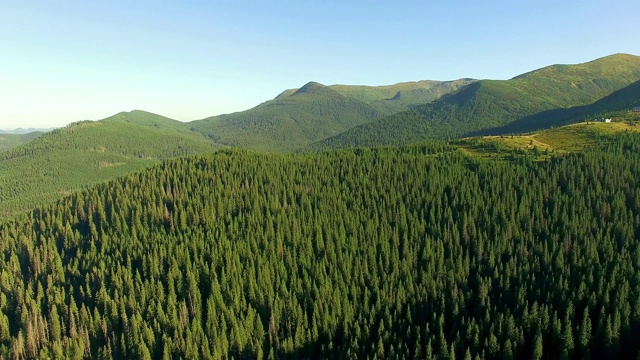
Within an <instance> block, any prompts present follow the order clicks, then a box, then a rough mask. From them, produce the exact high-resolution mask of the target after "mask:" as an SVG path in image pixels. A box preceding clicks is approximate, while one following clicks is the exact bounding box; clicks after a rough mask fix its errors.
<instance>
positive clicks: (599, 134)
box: [450, 111, 640, 160]
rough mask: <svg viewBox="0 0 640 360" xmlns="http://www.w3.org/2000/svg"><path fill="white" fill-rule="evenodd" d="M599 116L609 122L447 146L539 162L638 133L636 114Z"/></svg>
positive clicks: (468, 140) (473, 139)
mask: <svg viewBox="0 0 640 360" xmlns="http://www.w3.org/2000/svg"><path fill="white" fill-rule="evenodd" d="M603 117H604V118H610V119H612V122H610V123H606V122H602V121H588V122H581V123H575V124H571V125H565V126H560V127H554V128H551V129H547V130H542V131H539V132H534V133H527V134H521V135H501V136H476V137H470V138H463V139H459V140H453V141H451V142H450V144H451V145H453V146H455V147H458V148H459V149H460V150H461V151H463V152H464V153H466V154H468V155H471V156H474V157H481V158H502V159H513V158H514V154H524V153H529V154H534V156H535V157H536V158H537V159H538V160H542V159H549V158H550V157H551V156H552V155H556V154H566V153H569V152H582V151H585V150H588V149H589V148H591V147H594V146H598V144H600V143H602V141H603V139H607V138H609V137H611V136H612V135H616V134H620V133H625V132H631V133H636V132H640V113H639V112H631V111H618V112H609V113H604V114H603Z"/></svg>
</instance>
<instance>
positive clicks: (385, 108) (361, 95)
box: [276, 79, 476, 115]
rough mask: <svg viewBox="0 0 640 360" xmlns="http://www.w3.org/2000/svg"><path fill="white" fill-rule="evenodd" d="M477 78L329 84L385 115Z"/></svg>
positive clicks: (429, 100)
mask: <svg viewBox="0 0 640 360" xmlns="http://www.w3.org/2000/svg"><path fill="white" fill-rule="evenodd" d="M474 81H476V80H474V79H459V80H453V81H433V80H421V81H411V82H402V83H398V84H393V85H383V86H365V85H330V86H329V88H330V89H331V90H335V91H336V92H338V93H339V94H341V95H344V96H346V97H349V98H352V99H355V100H359V101H362V102H364V103H366V104H369V105H371V106H372V107H374V108H375V109H376V110H378V111H380V112H381V113H382V114H384V115H391V114H393V113H396V112H400V111H404V110H408V109H409V108H411V107H412V106H416V105H420V104H425V103H428V102H431V101H433V100H435V99H437V98H439V97H441V96H442V95H444V94H447V93H450V92H452V91H455V90H457V89H459V88H460V87H462V86H465V85H468V84H470V83H472V82H474ZM297 90H298V89H288V90H285V91H283V92H282V93H281V94H280V95H278V97H276V99H282V98H285V97H287V96H290V95H291V94H293V93H295V92H296V91H297Z"/></svg>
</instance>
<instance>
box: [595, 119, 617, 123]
mask: <svg viewBox="0 0 640 360" xmlns="http://www.w3.org/2000/svg"><path fill="white" fill-rule="evenodd" d="M594 121H595V122H605V123H610V122H611V121H613V119H610V118H597V119H595V120H594Z"/></svg>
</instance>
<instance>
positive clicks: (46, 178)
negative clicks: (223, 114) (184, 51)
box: [0, 111, 221, 217]
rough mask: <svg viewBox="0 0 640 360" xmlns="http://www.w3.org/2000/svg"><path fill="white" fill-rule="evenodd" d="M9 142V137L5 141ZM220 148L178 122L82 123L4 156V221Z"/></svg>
mask: <svg viewBox="0 0 640 360" xmlns="http://www.w3.org/2000/svg"><path fill="white" fill-rule="evenodd" d="M2 136H7V135H2ZM219 148H221V146H220V145H217V144H214V143H213V142H211V140H210V139H208V138H207V137H205V136H203V135H202V134H199V133H195V132H192V131H190V130H189V129H188V127H187V126H186V125H185V124H184V123H181V122H179V121H176V120H172V119H169V118H166V117H163V116H160V115H155V114H151V113H147V112H144V111H132V112H128V113H120V114H116V115H114V116H112V117H109V118H107V119H104V120H101V121H82V122H77V123H73V124H70V125H68V126H66V127H64V128H59V129H56V130H53V131H51V132H49V133H45V134H43V135H41V136H39V137H37V138H36V139H34V140H33V141H31V142H30V143H28V144H24V145H21V146H18V147H16V148H13V149H11V150H8V151H4V152H0V188H2V189H7V191H2V192H0V217H2V216H6V215H8V214H13V213H15V212H17V211H20V210H26V209H30V208H33V207H35V206H37V205H39V204H43V203H48V202H51V201H53V200H55V199H56V198H58V197H59V196H60V195H61V194H65V193H67V192H70V191H74V190H77V189H79V188H81V187H84V186H86V185H89V184H94V183H98V182H102V181H105V180H109V179H114V178H116V177H118V176H121V175H124V174H127V173H130V172H132V171H136V170H140V169H142V168H145V167H148V166H150V165H153V164H157V163H159V162H161V161H162V160H164V159H168V158H172V157H177V156H182V155H188V154H194V153H205V152H211V151H214V150H216V149H219Z"/></svg>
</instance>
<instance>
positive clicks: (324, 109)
mask: <svg viewBox="0 0 640 360" xmlns="http://www.w3.org/2000/svg"><path fill="white" fill-rule="evenodd" d="M381 116H382V114H381V113H380V112H379V111H377V110H376V109H374V108H373V107H371V106H369V105H367V104H365V103H363V102H361V101H358V100H355V99H352V98H347V97H345V96H342V95H340V94H339V93H337V92H336V91H333V90H331V89H329V88H328V87H326V86H324V85H321V84H318V83H309V84H307V85H305V86H304V87H302V88H300V89H298V90H297V91H296V92H295V93H293V94H291V95H289V96H286V97H278V98H276V99H275V100H272V101H268V102H266V103H263V104H261V105H258V106H256V107H255V108H253V109H250V110H247V111H243V112H239V113H233V114H229V115H220V116H214V117H212V118H208V119H204V120H199V121H194V122H191V123H189V126H190V127H191V129H193V130H194V131H199V132H201V133H203V134H205V135H207V136H209V137H210V138H211V139H213V140H214V141H215V142H217V143H220V144H224V145H229V146H234V147H243V148H250V149H255V150H262V151H293V150H296V149H299V148H301V147H304V146H306V145H309V144H311V143H313V142H316V141H319V140H322V139H325V138H327V137H329V136H334V135H337V134H339V133H341V132H343V131H345V130H347V129H350V128H352V127H354V126H356V125H360V124H364V123H366V122H369V121H371V120H373V119H377V118H380V117H381Z"/></svg>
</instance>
